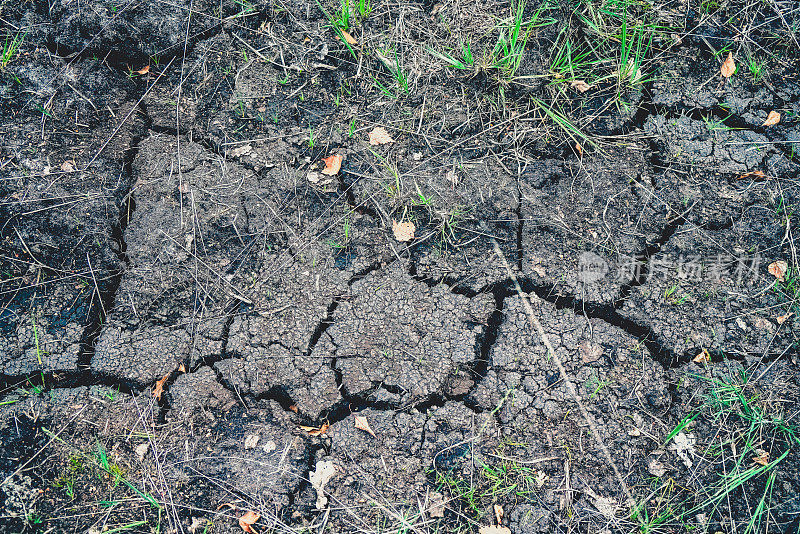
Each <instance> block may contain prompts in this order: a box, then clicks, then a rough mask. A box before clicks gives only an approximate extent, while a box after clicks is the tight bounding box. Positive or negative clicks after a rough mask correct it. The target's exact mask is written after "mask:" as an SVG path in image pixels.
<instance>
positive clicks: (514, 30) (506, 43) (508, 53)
mask: <svg viewBox="0 0 800 534" xmlns="http://www.w3.org/2000/svg"><path fill="white" fill-rule="evenodd" d="M524 16H525V2H524V0H517V2H516V9H514V11H513V14H512V17H511V21H510V23H508V24H507V25H505V26H501V29H500V35H499V36H498V38H497V43H496V44H495V45H494V49H493V50H492V53H491V62H490V64H491V67H492V68H494V69H496V70H497V71H499V72H500V75H501V79H503V80H505V81H509V80H511V79H512V78H513V77H514V76H515V75H516V74H517V70H519V66H520V63H522V58H523V57H524V54H525V45H526V44H527V42H528V35H529V32H530V24H529V23H526V22H525V21H524Z"/></svg>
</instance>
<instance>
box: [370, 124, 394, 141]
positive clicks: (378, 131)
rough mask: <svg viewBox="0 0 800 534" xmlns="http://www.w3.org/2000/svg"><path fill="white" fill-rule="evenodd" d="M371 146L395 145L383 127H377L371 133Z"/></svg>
mask: <svg viewBox="0 0 800 534" xmlns="http://www.w3.org/2000/svg"><path fill="white" fill-rule="evenodd" d="M368 135H369V144H371V145H385V144H386V143H393V142H394V139H392V136H391V135H389V132H387V131H386V128H384V127H383V126H376V127H375V128H373V129H372V131H371V132H369V134H368Z"/></svg>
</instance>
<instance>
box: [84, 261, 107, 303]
mask: <svg viewBox="0 0 800 534" xmlns="http://www.w3.org/2000/svg"><path fill="white" fill-rule="evenodd" d="M86 263H87V264H88V265H89V273H91V275H92V282H94V290H95V291H96V292H97V302H99V303H100V309H101V310H102V311H103V317H104V318H105V317H107V316H108V313H107V312H106V306H105V304H103V294H102V293H100V286H99V285H98V284H97V278H95V276H94V269H93V268H92V260H91V259H90V258H89V253H88V252H87V253H86Z"/></svg>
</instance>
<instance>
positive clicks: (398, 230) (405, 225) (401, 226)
mask: <svg viewBox="0 0 800 534" xmlns="http://www.w3.org/2000/svg"><path fill="white" fill-rule="evenodd" d="M416 229H417V228H416V226H414V223H412V222H411V221H407V222H402V223H399V222H397V221H395V220H394V219H392V232H394V238H395V239H397V240H398V241H401V242H406V241H411V240H412V239H414V230H416Z"/></svg>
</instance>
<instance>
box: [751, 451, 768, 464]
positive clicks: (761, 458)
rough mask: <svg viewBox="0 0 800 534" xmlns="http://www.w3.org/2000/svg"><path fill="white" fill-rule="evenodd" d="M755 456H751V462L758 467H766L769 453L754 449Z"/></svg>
mask: <svg viewBox="0 0 800 534" xmlns="http://www.w3.org/2000/svg"><path fill="white" fill-rule="evenodd" d="M755 452H756V456H753V461H754V462H755V463H757V464H758V465H767V464H768V463H769V452H767V451H765V450H764V449H756V450H755Z"/></svg>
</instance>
